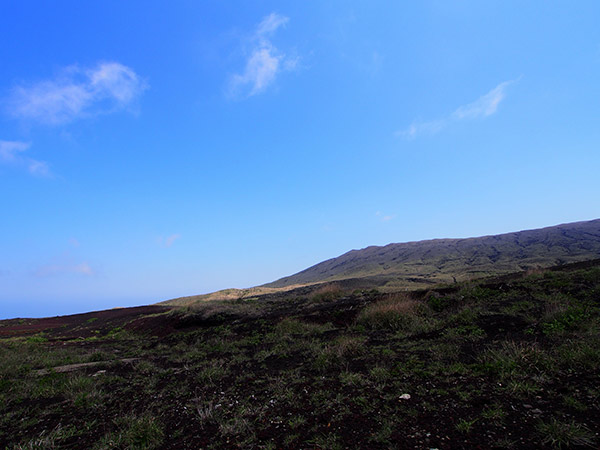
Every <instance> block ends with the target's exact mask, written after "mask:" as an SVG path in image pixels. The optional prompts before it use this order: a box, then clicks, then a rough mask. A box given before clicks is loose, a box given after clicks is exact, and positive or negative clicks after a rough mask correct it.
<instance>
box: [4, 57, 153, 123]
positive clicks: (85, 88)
mask: <svg viewBox="0 0 600 450" xmlns="http://www.w3.org/2000/svg"><path fill="white" fill-rule="evenodd" d="M147 87H148V85H147V84H146V82H145V81H144V80H142V79H141V78H140V77H139V76H138V75H137V74H136V73H135V72H134V71H133V69H131V68H129V67H127V66H124V65H123V64H120V63H117V62H102V63H99V64H97V65H96V66H95V67H93V68H87V69H85V68H80V67H79V66H70V67H67V68H65V69H63V70H62V71H61V73H60V75H59V76H58V77H56V78H55V79H53V80H46V81H41V82H38V83H34V84H30V85H27V86H17V87H15V88H14V89H13V91H12V95H11V97H10V99H9V102H8V105H9V107H8V111H9V113H10V114H12V115H13V116H15V117H19V118H23V119H30V120H35V121H38V122H41V123H45V124H50V125H59V124H64V123H67V122H71V121H73V120H76V119H79V118H82V117H89V116H95V115H98V114H106V113H109V112H113V111H117V110H123V109H127V108H130V107H131V106H132V105H133V104H134V102H135V100H136V99H137V98H138V97H139V96H140V95H141V94H142V92H143V91H144V90H146V89H147Z"/></svg>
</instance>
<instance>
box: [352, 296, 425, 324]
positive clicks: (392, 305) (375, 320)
mask: <svg viewBox="0 0 600 450" xmlns="http://www.w3.org/2000/svg"><path fill="white" fill-rule="evenodd" d="M426 313H427V306H426V305H425V304H424V303H422V302H418V301H416V300H414V299H411V298H410V297H408V296H407V295H406V294H404V293H395V294H388V295H387V296H385V298H384V299H383V300H380V301H378V302H376V303H373V304H371V305H369V306H367V307H366V308H365V309H363V310H362V311H361V313H360V314H359V316H358V318H357V324H358V325H362V326H364V327H366V328H371V329H389V330H392V331H404V332H408V333H411V334H415V333H420V332H425V331H428V330H430V329H431V328H432V323H433V319H432V318H426V317H425V314H426Z"/></svg>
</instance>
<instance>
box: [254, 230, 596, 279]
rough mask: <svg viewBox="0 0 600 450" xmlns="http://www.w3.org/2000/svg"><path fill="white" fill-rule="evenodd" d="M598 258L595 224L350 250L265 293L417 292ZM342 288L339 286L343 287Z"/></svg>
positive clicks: (294, 276) (304, 271) (291, 277)
mask: <svg viewBox="0 0 600 450" xmlns="http://www.w3.org/2000/svg"><path fill="white" fill-rule="evenodd" d="M598 257H600V219H597V220H591V221H587V222H576V223H570V224H563V225H558V226H553V227H548V228H541V229H537V230H528V231H520V232H516V233H507V234H501V235H497V236H484V237H477V238H469V239H434V240H428V241H420V242H407V243H402V244H389V245H386V246H384V247H377V246H372V247H367V248H365V249H362V250H352V251H350V252H348V253H345V254H343V255H341V256H339V257H337V258H332V259H329V260H327V261H324V262H322V263H319V264H317V265H315V266H312V267H310V268H308V269H306V270H303V271H301V272H299V273H297V274H295V275H291V276H288V277H284V278H281V279H279V280H277V281H275V282H272V283H268V284H265V285H264V286H263V287H266V288H283V287H286V286H291V285H307V284H314V283H323V282H332V281H337V282H341V281H343V280H354V283H355V284H356V281H357V279H358V280H362V281H363V283H364V284H366V285H375V286H379V287H387V288H389V289H397V288H411V289H412V288H422V287H427V286H431V285H433V284H438V283H451V282H455V281H464V280H469V279H474V278H480V277H482V276H488V275H498V274H504V273H510V272H516V271H521V270H528V269H536V268H542V267H549V266H554V265H560V264H566V263H572V262H578V261H584V260H588V259H594V258H598ZM342 284H343V283H342Z"/></svg>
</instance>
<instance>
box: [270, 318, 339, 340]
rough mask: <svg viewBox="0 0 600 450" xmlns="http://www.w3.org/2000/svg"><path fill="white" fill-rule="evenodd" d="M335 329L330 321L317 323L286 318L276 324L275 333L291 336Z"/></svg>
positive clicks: (279, 335) (280, 335)
mask: <svg viewBox="0 0 600 450" xmlns="http://www.w3.org/2000/svg"><path fill="white" fill-rule="evenodd" d="M331 329H333V326H332V325H331V324H330V323H327V324H317V323H306V322H302V321H300V320H296V319H291V318H285V319H283V320H282V321H281V322H279V323H278V324H277V325H275V333H276V334H277V336H278V337H282V336H289V335H294V334H315V335H316V334H321V333H324V332H325V331H328V330H331Z"/></svg>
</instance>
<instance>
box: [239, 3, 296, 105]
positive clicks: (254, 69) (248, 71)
mask: <svg viewBox="0 0 600 450" xmlns="http://www.w3.org/2000/svg"><path fill="white" fill-rule="evenodd" d="M288 21H289V18H288V17H285V16H282V15H280V14H277V13H271V14H269V15H268V16H266V17H265V18H263V20H262V21H261V22H260V23H259V24H258V26H257V27H256V30H255V32H254V34H253V35H252V36H251V38H250V39H249V41H250V46H251V50H250V52H249V55H248V58H247V59H246V65H245V67H244V70H243V72H242V73H239V74H234V75H233V76H232V77H231V78H230V80H229V94H230V95H231V96H232V97H246V98H247V97H251V96H253V95H256V94H260V93H262V92H264V91H265V90H266V89H267V87H268V86H269V85H270V84H272V83H273V81H275V78H276V77H277V75H278V74H279V73H280V72H281V71H282V70H284V71H291V70H294V69H296V68H297V66H298V61H299V59H298V57H297V56H288V55H286V54H285V53H284V52H282V51H280V50H279V49H278V48H277V47H275V46H274V45H273V43H272V41H271V38H272V36H273V35H274V34H275V32H276V31H277V30H278V29H279V28H281V27H284V26H285V25H286V24H287V23H288Z"/></svg>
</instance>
